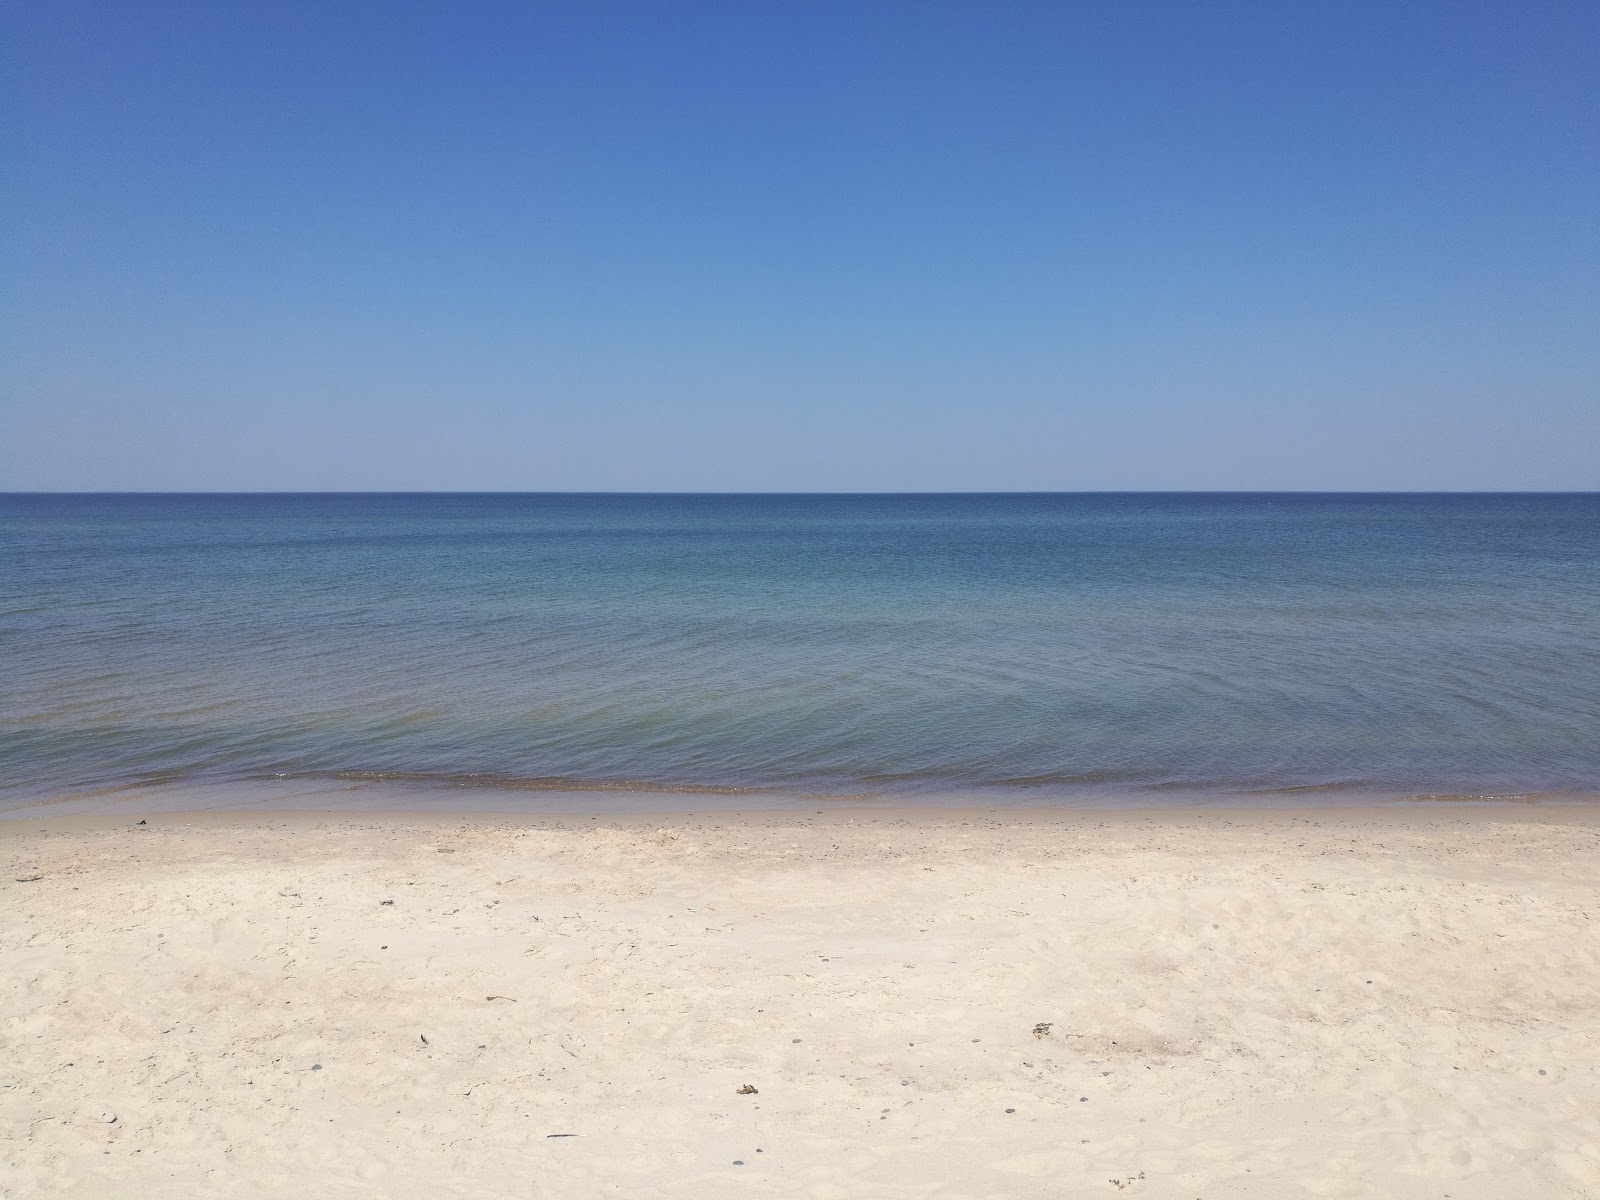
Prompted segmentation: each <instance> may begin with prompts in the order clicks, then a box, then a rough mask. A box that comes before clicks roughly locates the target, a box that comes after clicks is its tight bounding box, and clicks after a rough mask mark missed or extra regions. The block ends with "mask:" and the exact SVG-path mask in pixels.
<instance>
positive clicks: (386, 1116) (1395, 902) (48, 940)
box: [0, 804, 1600, 1200]
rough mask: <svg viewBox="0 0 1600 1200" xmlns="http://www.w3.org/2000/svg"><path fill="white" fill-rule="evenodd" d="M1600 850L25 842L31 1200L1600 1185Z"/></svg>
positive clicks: (27, 828) (17, 849)
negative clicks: (56, 1198) (45, 1199)
mask: <svg viewBox="0 0 1600 1200" xmlns="http://www.w3.org/2000/svg"><path fill="white" fill-rule="evenodd" d="M1597 851H1600V808H1597V807H1594V806H1584V805H1572V806H1553V805H1550V806H1546V805H1522V806H1518V805H1459V806H1456V805H1443V804H1440V805H1414V806H1395V807H1387V808H1364V809H1362V808H1350V809H1326V810H1317V809H1298V810H1295V809H1279V810H1263V811H1181V810H1165V811H1159V810H1146V811H1123V812H1114V811H1092V810H1089V811H1084V810H1078V811H1069V810H1060V809H1057V810H1048V811H1034V812H1027V811H1020V812H1019V811H1012V812H988V811H981V810H965V811H963V810H952V811H921V812H918V811H909V810H899V811H883V810H878V811H871V810H865V809H858V810H850V809H843V810H841V809H837V808H832V807H826V808H824V810H823V811H821V812H768V813H744V814H729V813H717V814H710V815H706V814H702V815H698V816H696V815H684V814H680V815H671V816H663V815H659V814H655V815H648V816H637V815H636V816H631V817H593V818H588V817H565V818H557V817H538V818H532V817H528V818H519V817H516V816H511V815H505V814H501V815H494V816H457V815H425V814H414V813H413V814H390V815H380V814H370V813H361V814H342V815H341V814H334V813H321V814H318V813H299V814H263V813H242V814H240V813H234V814H221V813H210V814H206V813H166V814H159V815H158V814H151V815H148V816H146V817H144V818H142V819H141V818H140V816H139V815H138V814H137V813H125V812H119V813H117V814H115V815H99V816H73V817H65V816H61V817H55V818H51V817H45V818H42V819H28V820H9V821H4V822H0V856H3V858H4V875H3V877H0V892H3V896H4V899H3V902H0V913H3V916H0V1035H3V1052H0V1195H4V1196H8V1197H9V1196H16V1197H22V1196H42V1195H67V1194H72V1195H82V1196H88V1195H93V1196H97V1197H134V1196H138V1197H159V1196H208V1197H217V1196H223V1197H226V1196H241V1197H243V1196H250V1197H258V1196H284V1197H288V1196H303V1195H312V1194H315V1195H322V1196H345V1195H382V1196H400V1197H406V1196H418V1197H421V1196H462V1197H480V1196H481V1197H490V1196H494V1197H501V1196H530V1197H567V1196H572V1197H579V1196H582V1197H590V1196H607V1195H614V1196H629V1197H704V1196H712V1197H717V1196H814V1197H829V1198H846V1197H934V1196H940V1197H1036V1196H1037V1197H1046V1196H1049V1197H1062V1196H1106V1197H1111V1196H1119V1195H1124V1194H1126V1195H1130V1196H1133V1195H1143V1196H1151V1197H1183V1198H1191V1200H1192V1198H1199V1200H1219V1198H1222V1197H1231V1196H1247V1195H1248V1196H1265V1197H1292V1196H1363V1197H1365V1196H1395V1197H1418V1198H1420V1197H1445V1196H1448V1197H1451V1198H1452V1200H1464V1198H1467V1197H1483V1198H1489V1197H1495V1198H1504V1197H1518V1196H1527V1197H1583V1196H1595V1195H1600V880H1597V878H1596V875H1595V872H1594V864H1595V862H1596V861H1597V860H1596V853H1597ZM746 1089H753V1090H746Z"/></svg>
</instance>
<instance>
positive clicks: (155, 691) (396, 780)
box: [0, 494, 1600, 809]
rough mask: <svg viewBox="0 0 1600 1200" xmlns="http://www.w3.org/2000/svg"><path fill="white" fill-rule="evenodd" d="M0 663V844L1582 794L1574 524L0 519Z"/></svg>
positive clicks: (680, 501)
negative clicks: (343, 795)
mask: <svg viewBox="0 0 1600 1200" xmlns="http://www.w3.org/2000/svg"><path fill="white" fill-rule="evenodd" d="M0 639H3V640H0V655H3V658H0V667H3V681H4V682H3V693H0V808H13V809H15V808H18V807H20V806H22V805H24V804H27V803H31V802H35V801H37V800H39V799H42V798H46V797H53V796H62V795H68V794H81V793H86V792H94V791H97V790H101V789H115V788H123V787H127V786H130V785H149V784H161V785H163V786H174V787H186V788H193V787H198V786H202V785H217V786H222V785H232V784H245V783H248V784H250V785H251V786H256V787H259V786H263V785H262V781H283V783H284V786H298V785H299V784H301V783H303V782H306V781H322V782H324V783H327V782H335V783H337V782H339V781H343V782H345V783H348V784H350V785H352V786H358V785H367V784H376V783H390V784H396V785H402V784H403V785H404V786H406V787H411V788H425V789H426V788H441V789H448V788H457V787H460V788H468V787H470V788H472V789H474V790H475V791H481V790H482V789H485V788H487V789H493V790H495V791H496V792H499V793H504V794H505V795H507V796H512V797H514V796H515V795H516V794H518V793H522V794H525V795H526V796H528V797H529V799H528V803H529V804H530V805H533V804H536V803H537V800H536V799H535V797H537V796H538V795H539V794H540V793H541V792H544V791H549V792H556V793H560V794H562V795H568V794H571V793H573V792H585V791H587V790H590V789H608V790H613V791H627V790H630V789H639V790H654V791H657V792H659V791H663V790H666V791H672V790H674V789H681V790H686V791H688V792H691V793H693V792H697V791H701V790H704V791H706V792H707V794H710V795H715V794H732V795H734V796H738V795H741V794H742V793H743V792H744V791H745V790H747V789H748V790H750V791H752V792H760V793H762V794H767V795H778V796H794V797H800V796H830V797H837V796H856V797H862V796H865V797H875V798H878V799H881V800H883V801H885V802H889V803H899V802H915V801H917V800H918V799H919V798H921V799H922V800H924V801H929V802H933V801H948V799H949V798H950V797H953V796H962V795H981V796H985V797H990V798H997V797H998V798H1002V799H1004V800H1006V801H1008V802H1014V803H1056V802H1076V801H1083V800H1087V799H1094V798H1104V797H1124V798H1128V797H1132V798H1142V799H1145V800H1151V799H1154V800H1161V799H1162V798H1164V797H1169V798H1183V799H1184V800H1186V801H1188V800H1193V799H1195V798H1197V797H1198V798H1202V799H1203V798H1206V797H1222V796H1238V795H1241V794H1246V795H1254V796H1260V795H1272V796H1291V797H1292V796H1302V795H1318V794H1323V793H1358V794H1362V795H1369V796H1374V797H1384V796H1387V797H1398V796H1408V795H1452V796H1455V795H1459V796H1483V795H1504V794H1532V795H1546V794H1550V795H1578V794H1595V793H1600V496H1596V495H1593V494H1584V495H1450V496H1437V495H1388V496H1374V495H1282V494H1272V495H1165V494H1163V495H1130V494H1117V495H1078V494H1067V495H948V496H938V495H919V496H722V495H719V496H676V495H674V496H645V495H417V494H406V495H182V496H149V495H139V496H114V495H94V496H54V495H53V496H18V495H12V496H3V497H0ZM690 806H692V805H689V804H686V805H685V807H690Z"/></svg>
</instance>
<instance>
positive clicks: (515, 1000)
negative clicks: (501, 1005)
mask: <svg viewBox="0 0 1600 1200" xmlns="http://www.w3.org/2000/svg"><path fill="white" fill-rule="evenodd" d="M484 999H485V1000H509V1001H511V1003H513V1004H515V1003H516V1002H517V998H516V997H515V996H500V995H495V996H485V997H484Z"/></svg>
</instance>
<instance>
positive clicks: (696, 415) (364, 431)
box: [0, 0, 1600, 491]
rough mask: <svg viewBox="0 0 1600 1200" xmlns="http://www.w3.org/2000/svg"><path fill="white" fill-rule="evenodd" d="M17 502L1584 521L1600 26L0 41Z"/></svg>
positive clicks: (1449, 21)
mask: <svg viewBox="0 0 1600 1200" xmlns="http://www.w3.org/2000/svg"><path fill="white" fill-rule="evenodd" d="M0 42H3V49H0V55H3V66H4V76H5V89H6V91H5V96H4V105H5V111H6V112H7V114H8V116H7V119H6V120H5V121H4V122H3V123H0V124H3V126H4V131H3V132H0V154H3V157H4V160H5V163H6V172H5V173H6V175H7V177H8V179H9V183H8V184H7V186H6V188H5V193H4V197H3V217H4V234H3V243H0V254H3V257H0V271H3V276H0V322H3V323H0V488H4V489H13V490H31V489H50V490H54V489H67V490H78V489H83V490H97V489H113V490H190V489H200V490H234V489H242V490H279V489H289V490H299V489H333V490H337V489H372V488H376V489H411V488H420V489H469V490H470V489H493V490H500V489H505V490H547V489H554V490H569V489H571V490H586V489H601V490H645V491H649V490H753V491H765V490H771V491H790V490H819V491H825V490H891V491H898V490H933V491H939V490H966V489H982V490H991V489H993V490H1031V489H1052V490H1055V489H1061V490H1076V489H1121V488H1133V489H1209V488H1225V489H1255V488H1263V489H1276V488H1288V489H1345V488H1352V489H1368V488H1372V489H1389V488H1394V489H1435V488H1438V489H1500V488H1510V489H1544V488H1550V489H1594V488H1600V115H1597V114H1600V5H1597V4H1595V3H1594V2H1593V0H1583V2H1572V3H1541V2H1539V0H1516V2H1509V3H1499V4H1480V3H1471V2H1470V0H1461V2H1452V3H1426V2H1421V0H1418V2H1410V3H1399V4H1397V3H1393V2H1392V0H1386V2H1384V3H1374V4H1362V3H1353V2H1350V0H1339V2H1337V3H1325V4H1321V5H1316V4H1295V3H1291V4H1285V3H1282V2H1281V0H1273V2H1263V3H1258V4H1243V3H1198V2H1191V3H1174V4H1138V3H1111V2H1109V0H1108V2H1106V3H1097V4H1069V3H1064V2H1060V0H1057V2H1055V3H1039V4H1032V3H1004V2H990V3H968V4H946V3H929V2H922V3H888V2H881V0H852V2H851V3H838V4H833V3H815V2H806V3H799V2H795V3H788V4H776V3H761V2H757V0H744V2H741V3H726V4H723V3H710V2H700V0H685V2H682V3H657V4H642V3H641V4H621V3H606V2H603V0H584V2H581V3H571V4H537V3H525V4H524V3H516V4H511V3H508V4H492V3H460V4H442V3H441V4H433V5H423V4H407V3H396V2H384V3H372V4H363V3H339V2H337V0H318V2H317V3H295V2H285V0H274V2H272V3H261V4H253V3H245V2H238V0H230V2H228V3H222V4H218V3H193V4H188V5H175V4H164V3H150V2H138V3H133V2H130V3H124V4H95V3H74V2H72V0H64V2H61V3H49V4H11V5H7V6H5V9H4V11H3V14H0Z"/></svg>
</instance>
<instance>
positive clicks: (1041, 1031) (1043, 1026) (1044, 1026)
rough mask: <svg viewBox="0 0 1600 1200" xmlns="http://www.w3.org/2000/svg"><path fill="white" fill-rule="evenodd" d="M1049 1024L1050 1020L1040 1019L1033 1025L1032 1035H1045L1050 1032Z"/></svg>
mask: <svg viewBox="0 0 1600 1200" xmlns="http://www.w3.org/2000/svg"><path fill="white" fill-rule="evenodd" d="M1051 1024H1052V1022H1050V1021H1040V1022H1039V1023H1038V1024H1037V1025H1035V1026H1034V1027H1033V1036H1034V1037H1047V1036H1048V1035H1049V1033H1050V1026H1051Z"/></svg>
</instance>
